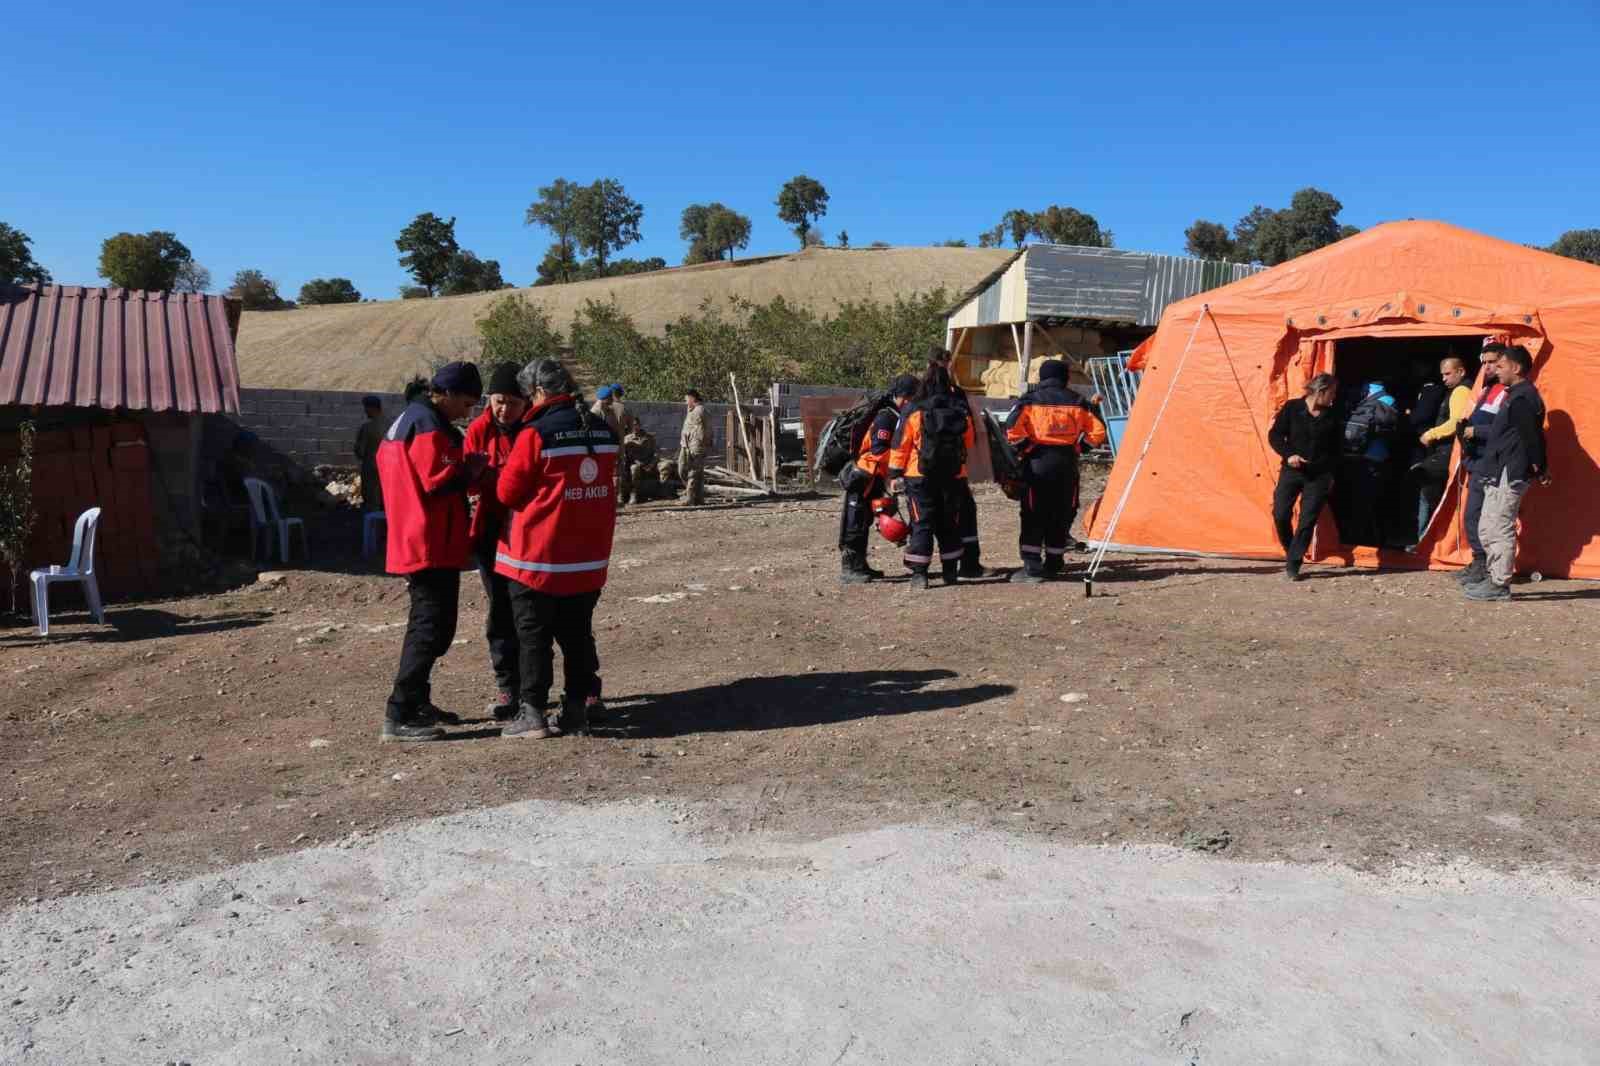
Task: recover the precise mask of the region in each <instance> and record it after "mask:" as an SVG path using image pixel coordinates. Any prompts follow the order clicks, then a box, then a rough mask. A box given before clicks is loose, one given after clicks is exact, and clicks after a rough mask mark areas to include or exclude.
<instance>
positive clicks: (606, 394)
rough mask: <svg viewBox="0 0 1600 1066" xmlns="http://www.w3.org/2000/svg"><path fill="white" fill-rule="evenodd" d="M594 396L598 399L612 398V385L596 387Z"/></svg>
mask: <svg viewBox="0 0 1600 1066" xmlns="http://www.w3.org/2000/svg"><path fill="white" fill-rule="evenodd" d="M594 398H595V399H597V400H609V399H610V398H611V386H610V385H601V386H600V387H599V388H598V389H595V390H594Z"/></svg>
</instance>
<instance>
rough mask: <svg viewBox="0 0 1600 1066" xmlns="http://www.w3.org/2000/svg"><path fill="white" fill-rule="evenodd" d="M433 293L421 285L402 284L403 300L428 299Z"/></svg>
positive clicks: (401, 295)
mask: <svg viewBox="0 0 1600 1066" xmlns="http://www.w3.org/2000/svg"><path fill="white" fill-rule="evenodd" d="M432 295H433V293H431V292H429V291H428V290H427V289H424V288H423V287H422V286H421V285H402V286H400V299H402V300H426V299H427V298H428V297H430V296H432ZM445 362H449V360H448V359H446V360H445Z"/></svg>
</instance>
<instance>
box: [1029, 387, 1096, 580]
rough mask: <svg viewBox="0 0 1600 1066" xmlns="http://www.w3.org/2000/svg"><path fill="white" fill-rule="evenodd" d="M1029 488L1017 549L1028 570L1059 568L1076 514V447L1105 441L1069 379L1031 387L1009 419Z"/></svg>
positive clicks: (1047, 571) (1045, 571) (1039, 571)
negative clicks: (1063, 382)
mask: <svg viewBox="0 0 1600 1066" xmlns="http://www.w3.org/2000/svg"><path fill="white" fill-rule="evenodd" d="M1006 440H1008V441H1010V442H1011V443H1012V444H1013V445H1014V446H1015V447H1016V449H1017V452H1018V455H1019V457H1020V458H1021V459H1022V471H1023V480H1024V482H1025V485H1026V488H1025V491H1024V492H1023V496H1022V501H1021V502H1022V532H1021V535H1020V536H1019V537H1018V538H1017V550H1018V552H1019V553H1020V554H1021V556H1022V565H1023V568H1024V569H1025V570H1026V571H1027V572H1028V573H1029V574H1053V573H1059V572H1060V570H1061V565H1062V557H1063V556H1064V555H1065V554H1066V552H1067V544H1068V542H1069V536H1070V532H1069V531H1070V530H1071V529H1072V522H1073V519H1075V518H1076V517H1077V516H1078V452H1079V451H1080V450H1082V449H1085V448H1095V447H1099V446H1100V445H1102V444H1104V443H1105V441H1106V428H1105V425H1104V424H1103V423H1102V422H1101V421H1100V419H1099V418H1098V417H1097V416H1096V415H1095V413H1094V409H1093V408H1092V407H1090V406H1089V404H1088V402H1087V401H1086V400H1084V399H1083V397H1081V396H1079V395H1078V394H1077V393H1076V392H1074V391H1073V390H1071V389H1069V388H1067V387H1066V385H1065V384H1060V385H1058V384H1054V383H1041V384H1039V385H1036V386H1034V387H1033V388H1032V389H1030V390H1028V392H1027V393H1025V394H1024V395H1023V397H1022V399H1021V400H1020V401H1019V402H1018V404H1017V406H1016V407H1015V408H1013V409H1012V411H1011V415H1010V417H1009V418H1007V419H1006Z"/></svg>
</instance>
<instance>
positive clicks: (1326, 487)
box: [1272, 466, 1333, 563]
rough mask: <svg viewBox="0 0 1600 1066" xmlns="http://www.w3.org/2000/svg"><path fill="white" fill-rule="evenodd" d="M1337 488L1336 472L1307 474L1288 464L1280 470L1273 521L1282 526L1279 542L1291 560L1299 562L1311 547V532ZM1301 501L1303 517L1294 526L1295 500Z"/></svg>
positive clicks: (1274, 497)
mask: <svg viewBox="0 0 1600 1066" xmlns="http://www.w3.org/2000/svg"><path fill="white" fill-rule="evenodd" d="M1332 489H1333V474H1332V473H1331V472H1330V473H1325V474H1316V475H1313V476H1311V477H1307V476H1306V475H1305V473H1304V472H1303V471H1300V470H1296V469H1294V468H1293V467H1290V466H1286V467H1284V468H1283V469H1281V470H1279V471H1278V487H1277V489H1276V490H1275V491H1274V492H1273V494H1272V522H1273V524H1274V525H1275V526H1277V529H1278V543H1279V544H1281V545H1283V554H1284V556H1285V558H1286V559H1287V560H1288V561H1289V562H1291V563H1299V562H1300V561H1301V560H1303V559H1304V558H1305V557H1306V551H1307V550H1308V549H1309V548H1310V547H1311V534H1312V533H1313V532H1315V530H1316V528H1317V516H1318V515H1320V514H1321V513H1322V507H1323V505H1324V504H1325V503H1327V502H1328V493H1329V492H1331V491H1332ZM1296 500H1299V501H1300V520H1299V521H1298V522H1294V523H1293V524H1292V525H1291V521H1292V519H1293V518H1294V504H1295V501H1296Z"/></svg>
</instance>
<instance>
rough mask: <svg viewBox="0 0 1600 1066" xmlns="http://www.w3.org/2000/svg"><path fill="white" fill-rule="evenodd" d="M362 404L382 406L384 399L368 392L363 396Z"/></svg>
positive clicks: (370, 406)
mask: <svg viewBox="0 0 1600 1066" xmlns="http://www.w3.org/2000/svg"><path fill="white" fill-rule="evenodd" d="M361 406H362V407H367V408H372V407H382V406H383V401H382V400H380V399H378V397H376V396H373V395H372V394H371V393H368V394H367V395H365V396H363V397H361Z"/></svg>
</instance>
